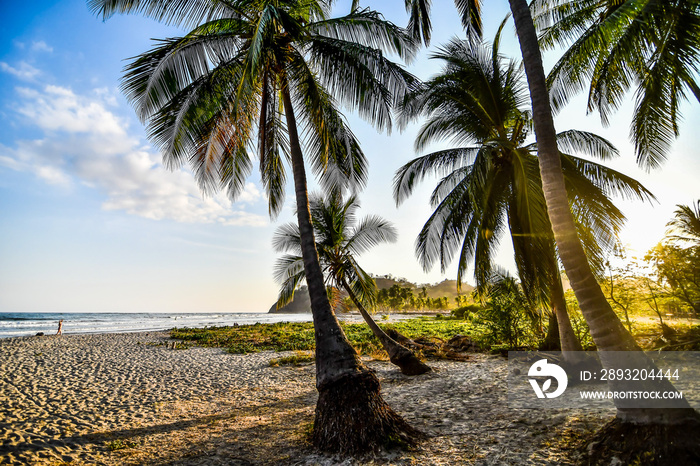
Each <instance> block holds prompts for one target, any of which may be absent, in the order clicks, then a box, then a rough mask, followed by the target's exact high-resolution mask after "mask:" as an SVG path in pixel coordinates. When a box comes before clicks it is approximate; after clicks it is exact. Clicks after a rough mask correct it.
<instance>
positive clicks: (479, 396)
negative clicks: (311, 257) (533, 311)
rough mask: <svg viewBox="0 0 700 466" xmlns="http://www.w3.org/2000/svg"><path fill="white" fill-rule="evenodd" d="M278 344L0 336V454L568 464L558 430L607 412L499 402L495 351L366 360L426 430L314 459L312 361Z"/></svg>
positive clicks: (501, 378)
mask: <svg viewBox="0 0 700 466" xmlns="http://www.w3.org/2000/svg"><path fill="white" fill-rule="evenodd" d="M284 354H285V353H272V352H263V353H254V354H248V355H233V354H228V353H226V352H225V351H223V350H221V349H216V348H198V347H192V348H188V349H174V348H172V340H170V339H168V334H167V332H151V333H130V334H100V335H63V336H62V337H56V336H45V337H27V338H11V339H2V340H0V464H13V465H14V464H66V463H68V464H105V465H121V464H149V465H166V464H181V465H190V464H192V465H216V464H228V465H231V464H232V465H248V464H308V465H311V464H435V465H442V464H444V465H454V464H574V463H575V462H576V455H575V453H573V452H572V451H571V448H570V446H569V445H570V439H575V438H578V437H579V436H580V435H581V434H583V433H586V432H589V431H591V430H592V429H595V428H597V427H599V426H600V425H602V423H604V422H605V421H607V420H608V419H610V418H611V416H612V413H610V412H606V413H595V412H577V411H573V410H567V411H555V410H543V411H536V410H513V409H509V408H508V406H507V403H506V391H505V371H506V360H505V359H504V358H501V357H498V356H491V355H484V354H475V355H473V356H471V357H470V360H468V361H465V362H456V361H434V360H431V361H428V362H429V364H430V365H431V366H432V367H433V368H434V369H436V370H435V372H434V373H432V374H426V375H422V376H418V377H406V376H404V375H402V374H401V373H400V372H399V371H398V370H397V369H395V368H394V366H392V365H391V364H389V363H388V362H384V361H367V364H368V365H369V366H370V367H372V368H373V369H374V370H376V371H377V374H378V376H379V378H380V380H381V382H382V387H383V393H384V397H385V399H386V400H387V402H388V403H389V404H390V405H391V406H392V407H393V408H394V409H395V410H396V411H398V412H399V413H401V414H402V415H403V416H405V418H406V419H407V420H408V421H409V422H410V423H411V424H413V425H414V426H415V427H417V428H419V429H421V430H423V431H424V432H426V433H427V434H428V435H429V438H428V440H426V441H425V442H423V443H422V444H421V445H420V447H419V448H418V449H416V450H415V451H382V452H380V453H378V454H374V455H372V456H369V457H365V458H362V459H351V460H347V459H345V460H344V459H340V458H334V457H326V456H323V455H319V454H316V453H314V452H313V451H312V450H311V449H310V448H309V445H308V444H307V441H306V439H307V434H308V432H309V431H310V429H311V423H312V421H313V412H314V405H315V402H316V391H315V387H314V367H313V365H306V366H301V367H270V365H269V361H270V360H271V359H273V358H276V357H280V356H281V355H284Z"/></svg>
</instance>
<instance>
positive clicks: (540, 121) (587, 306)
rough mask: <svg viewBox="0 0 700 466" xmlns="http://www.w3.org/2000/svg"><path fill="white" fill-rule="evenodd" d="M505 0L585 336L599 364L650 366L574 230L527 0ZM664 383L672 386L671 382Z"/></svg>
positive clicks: (677, 418)
mask: <svg viewBox="0 0 700 466" xmlns="http://www.w3.org/2000/svg"><path fill="white" fill-rule="evenodd" d="M509 2H510V9H511V12H512V13H513V20H514V22H515V29H516V32H517V35H518V40H519V42H520V50H521V52H522V56H523V65H524V67H525V74H526V76H527V81H528V86H529V88H530V99H531V100H532V114H533V121H534V125H535V136H536V139H537V151H538V159H539V164H540V174H541V177H542V188H543V190H544V195H545V200H546V202H547V211H548V213H549V218H550V221H551V223H552V230H553V232H554V238H555V240H556V244H557V248H558V251H559V255H560V257H561V260H562V263H563V264H564V269H565V270H566V274H567V276H568V277H569V280H570V282H571V287H572V288H573V290H574V293H575V294H576V299H578V302H579V305H580V307H581V312H582V313H583V315H584V317H585V318H586V321H587V322H588V325H589V327H590V329H591V337H592V338H593V340H594V341H595V343H596V345H597V347H598V349H599V350H600V351H601V353H600V356H601V361H602V363H603V367H609V366H608V364H609V361H608V358H607V357H606V356H605V352H608V351H636V352H639V353H638V354H640V355H641V357H642V358H643V360H641V361H639V365H640V367H644V366H645V365H647V363H648V364H651V361H650V360H649V359H648V358H647V357H646V356H644V355H643V353H641V349H640V348H639V346H638V345H637V344H636V342H635V341H634V339H633V338H632V335H631V334H630V333H629V332H628V331H627V330H626V329H625V328H624V326H623V325H622V322H620V319H619V318H618V317H617V315H616V314H615V313H614V312H613V310H612V308H611V307H610V304H609V303H608V301H607V300H606V299H605V295H604V294H603V292H602V290H601V289H600V286H599V285H598V283H597V281H596V279H595V277H594V275H593V273H592V271H591V268H590V266H589V264H588V260H587V258H586V255H585V253H584V251H583V247H582V246H581V243H580V241H579V239H578V236H577V234H576V228H575V227H574V219H573V215H572V214H571V211H570V209H569V202H568V198H567V195H566V188H565V185H564V175H563V173H562V169H561V160H560V157H559V150H558V148H557V142H556V132H555V129H554V121H553V118H552V111H551V107H550V103H549V92H548V89H547V84H546V80H545V74H544V68H543V66H542V56H541V55H540V49H539V44H538V43H537V33H536V32H535V26H534V23H533V21H532V16H531V15H530V9H529V7H528V2H527V0H509ZM668 385H669V386H670V388H671V389H673V385H672V384H670V383H669V384H668ZM686 405H687V403H686ZM617 406H618V410H617V416H618V418H620V419H621V420H623V421H630V422H637V423H650V422H669V423H674V422H682V421H683V420H685V419H687V418H688V417H693V416H695V412H694V411H693V410H692V409H690V405H687V407H686V409H638V408H621V407H620V405H617Z"/></svg>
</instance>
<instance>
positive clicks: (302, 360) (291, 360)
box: [270, 351, 316, 367]
mask: <svg viewBox="0 0 700 466" xmlns="http://www.w3.org/2000/svg"><path fill="white" fill-rule="evenodd" d="M315 357H316V356H314V353H311V352H307V351H296V352H295V353H294V354H292V355H290V356H284V357H281V358H275V359H271V360H270V366H272V367H279V366H301V365H304V364H309V363H313V362H314V360H315Z"/></svg>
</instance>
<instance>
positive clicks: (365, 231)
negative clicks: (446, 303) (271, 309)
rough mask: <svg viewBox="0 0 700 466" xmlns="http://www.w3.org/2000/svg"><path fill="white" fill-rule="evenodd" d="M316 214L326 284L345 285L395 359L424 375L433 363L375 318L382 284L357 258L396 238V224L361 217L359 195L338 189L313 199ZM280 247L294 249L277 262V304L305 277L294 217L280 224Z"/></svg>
mask: <svg viewBox="0 0 700 466" xmlns="http://www.w3.org/2000/svg"><path fill="white" fill-rule="evenodd" d="M309 204H310V207H311V219H312V221H313V226H314V235H315V238H316V250H317V251H318V255H319V259H320V262H321V268H322V269H323V270H324V272H325V275H326V284H327V285H328V287H329V288H331V289H341V290H344V291H345V292H346V293H347V294H348V296H349V297H350V299H351V300H352V302H353V303H354V304H355V306H357V309H358V310H359V311H360V314H361V315H362V317H363V318H364V319H365V322H367V325H368V326H369V327H370V329H371V330H372V333H373V334H374V336H375V337H377V339H378V340H379V341H380V342H381V344H382V346H383V347H384V349H385V350H386V352H387V353H388V354H389V359H390V360H391V362H392V363H394V364H396V365H397V366H399V368H400V369H401V372H402V373H404V374H406V375H419V374H424V373H426V372H429V371H430V370H431V369H430V367H429V366H427V365H425V364H424V363H422V362H421V361H420V359H418V358H417V357H416V356H415V355H414V354H413V353H412V352H411V351H410V350H409V349H407V348H406V347H404V346H403V345H401V344H399V343H398V342H396V341H395V340H393V339H392V338H391V337H390V336H389V335H387V334H386V333H385V332H384V331H383V330H382V329H381V328H380V327H379V326H378V325H377V323H376V322H375V321H374V319H372V316H370V315H369V312H367V308H370V309H371V308H373V307H374V305H375V303H376V293H377V289H376V288H377V286H376V283H375V282H374V279H373V278H372V277H370V276H369V274H368V273H367V272H365V271H364V270H363V269H362V268H361V267H360V265H359V264H358V263H357V260H356V258H355V257H356V256H357V255H359V254H362V253H364V252H366V251H367V250H369V249H370V248H371V247H372V246H375V245H377V244H380V243H383V242H389V241H396V237H397V234H396V230H395V229H394V227H393V226H392V225H391V224H390V223H389V222H387V221H386V220H384V219H382V218H380V217H366V218H363V219H361V220H359V221H358V220H357V219H356V216H355V215H356V211H357V209H358V208H359V207H360V204H359V201H358V200H357V198H356V197H355V196H351V197H350V198H348V200H347V201H345V202H343V199H342V197H341V196H340V194H339V193H338V192H332V193H331V194H329V195H328V197H327V198H326V199H324V198H323V197H321V196H319V195H315V196H313V195H312V196H311V197H310V199H309ZM272 244H273V248H274V250H275V251H277V252H291V253H292V254H288V255H285V256H284V257H282V258H281V259H280V260H279V261H278V262H277V265H276V267H275V276H276V278H277V281H279V282H280V283H281V291H280V296H279V299H278V301H277V306H278V307H281V306H284V305H286V304H288V303H289V302H291V300H292V299H293V298H294V293H295V291H296V289H297V287H298V286H299V284H300V283H301V282H303V281H304V280H305V279H306V273H305V271H304V267H303V259H302V257H301V256H300V255H299V254H300V245H301V241H300V238H299V228H298V227H297V225H295V224H293V223H289V224H287V225H283V226H281V227H280V228H279V229H278V230H277V232H276V233H275V236H274V237H273V239H272Z"/></svg>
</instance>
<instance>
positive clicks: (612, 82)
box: [534, 0, 700, 167]
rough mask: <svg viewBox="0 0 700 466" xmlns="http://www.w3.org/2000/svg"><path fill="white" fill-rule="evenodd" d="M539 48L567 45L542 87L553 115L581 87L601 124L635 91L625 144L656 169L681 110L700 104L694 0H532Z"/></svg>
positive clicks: (699, 32)
mask: <svg viewBox="0 0 700 466" xmlns="http://www.w3.org/2000/svg"><path fill="white" fill-rule="evenodd" d="M534 9H535V11H536V13H537V14H536V16H535V22H536V24H537V26H538V27H539V29H540V31H541V40H540V43H541V44H543V45H544V46H547V47H551V46H554V45H555V44H565V45H568V49H567V50H566V51H565V53H564V55H563V56H562V57H561V59H560V60H559V62H558V63H557V64H556V65H555V67H554V68H553V69H552V71H551V73H550V75H549V77H548V81H549V84H550V88H551V90H552V102H553V105H554V108H555V110H556V109H558V108H561V107H562V106H563V105H565V104H566V102H567V101H568V100H569V99H570V98H571V96H572V95H574V94H575V93H577V92H579V91H581V90H584V89H586V88H588V109H589V110H591V111H592V110H598V111H599V113H600V115H601V118H602V120H603V122H604V123H606V124H607V122H608V119H609V117H610V115H611V113H612V112H613V111H615V110H616V109H617V108H618V107H619V106H620V105H621V104H622V102H623V101H624V97H625V95H626V93H627V91H629V90H630V89H632V88H634V87H636V91H635V92H636V95H635V101H636V108H635V114H634V115H635V116H634V119H633V122H632V128H631V138H632V140H633V141H634V144H635V147H636V151H637V160H638V162H639V163H640V164H642V165H644V166H646V167H655V166H657V165H659V163H661V161H663V160H664V159H665V157H666V155H667V154H668V151H669V148H670V145H671V143H672V142H673V140H674V138H675V137H677V136H678V133H679V122H680V120H681V111H680V110H681V109H680V106H681V104H682V103H683V102H684V101H685V100H687V98H688V97H689V96H694V97H695V99H696V100H697V101H700V86H698V81H697V79H698V72H700V50H699V49H698V37H700V1H698V0H669V1H656V0H625V1H620V0H606V1H591V0H585V1H580V0H575V1H572V0H537V1H536V2H534Z"/></svg>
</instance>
